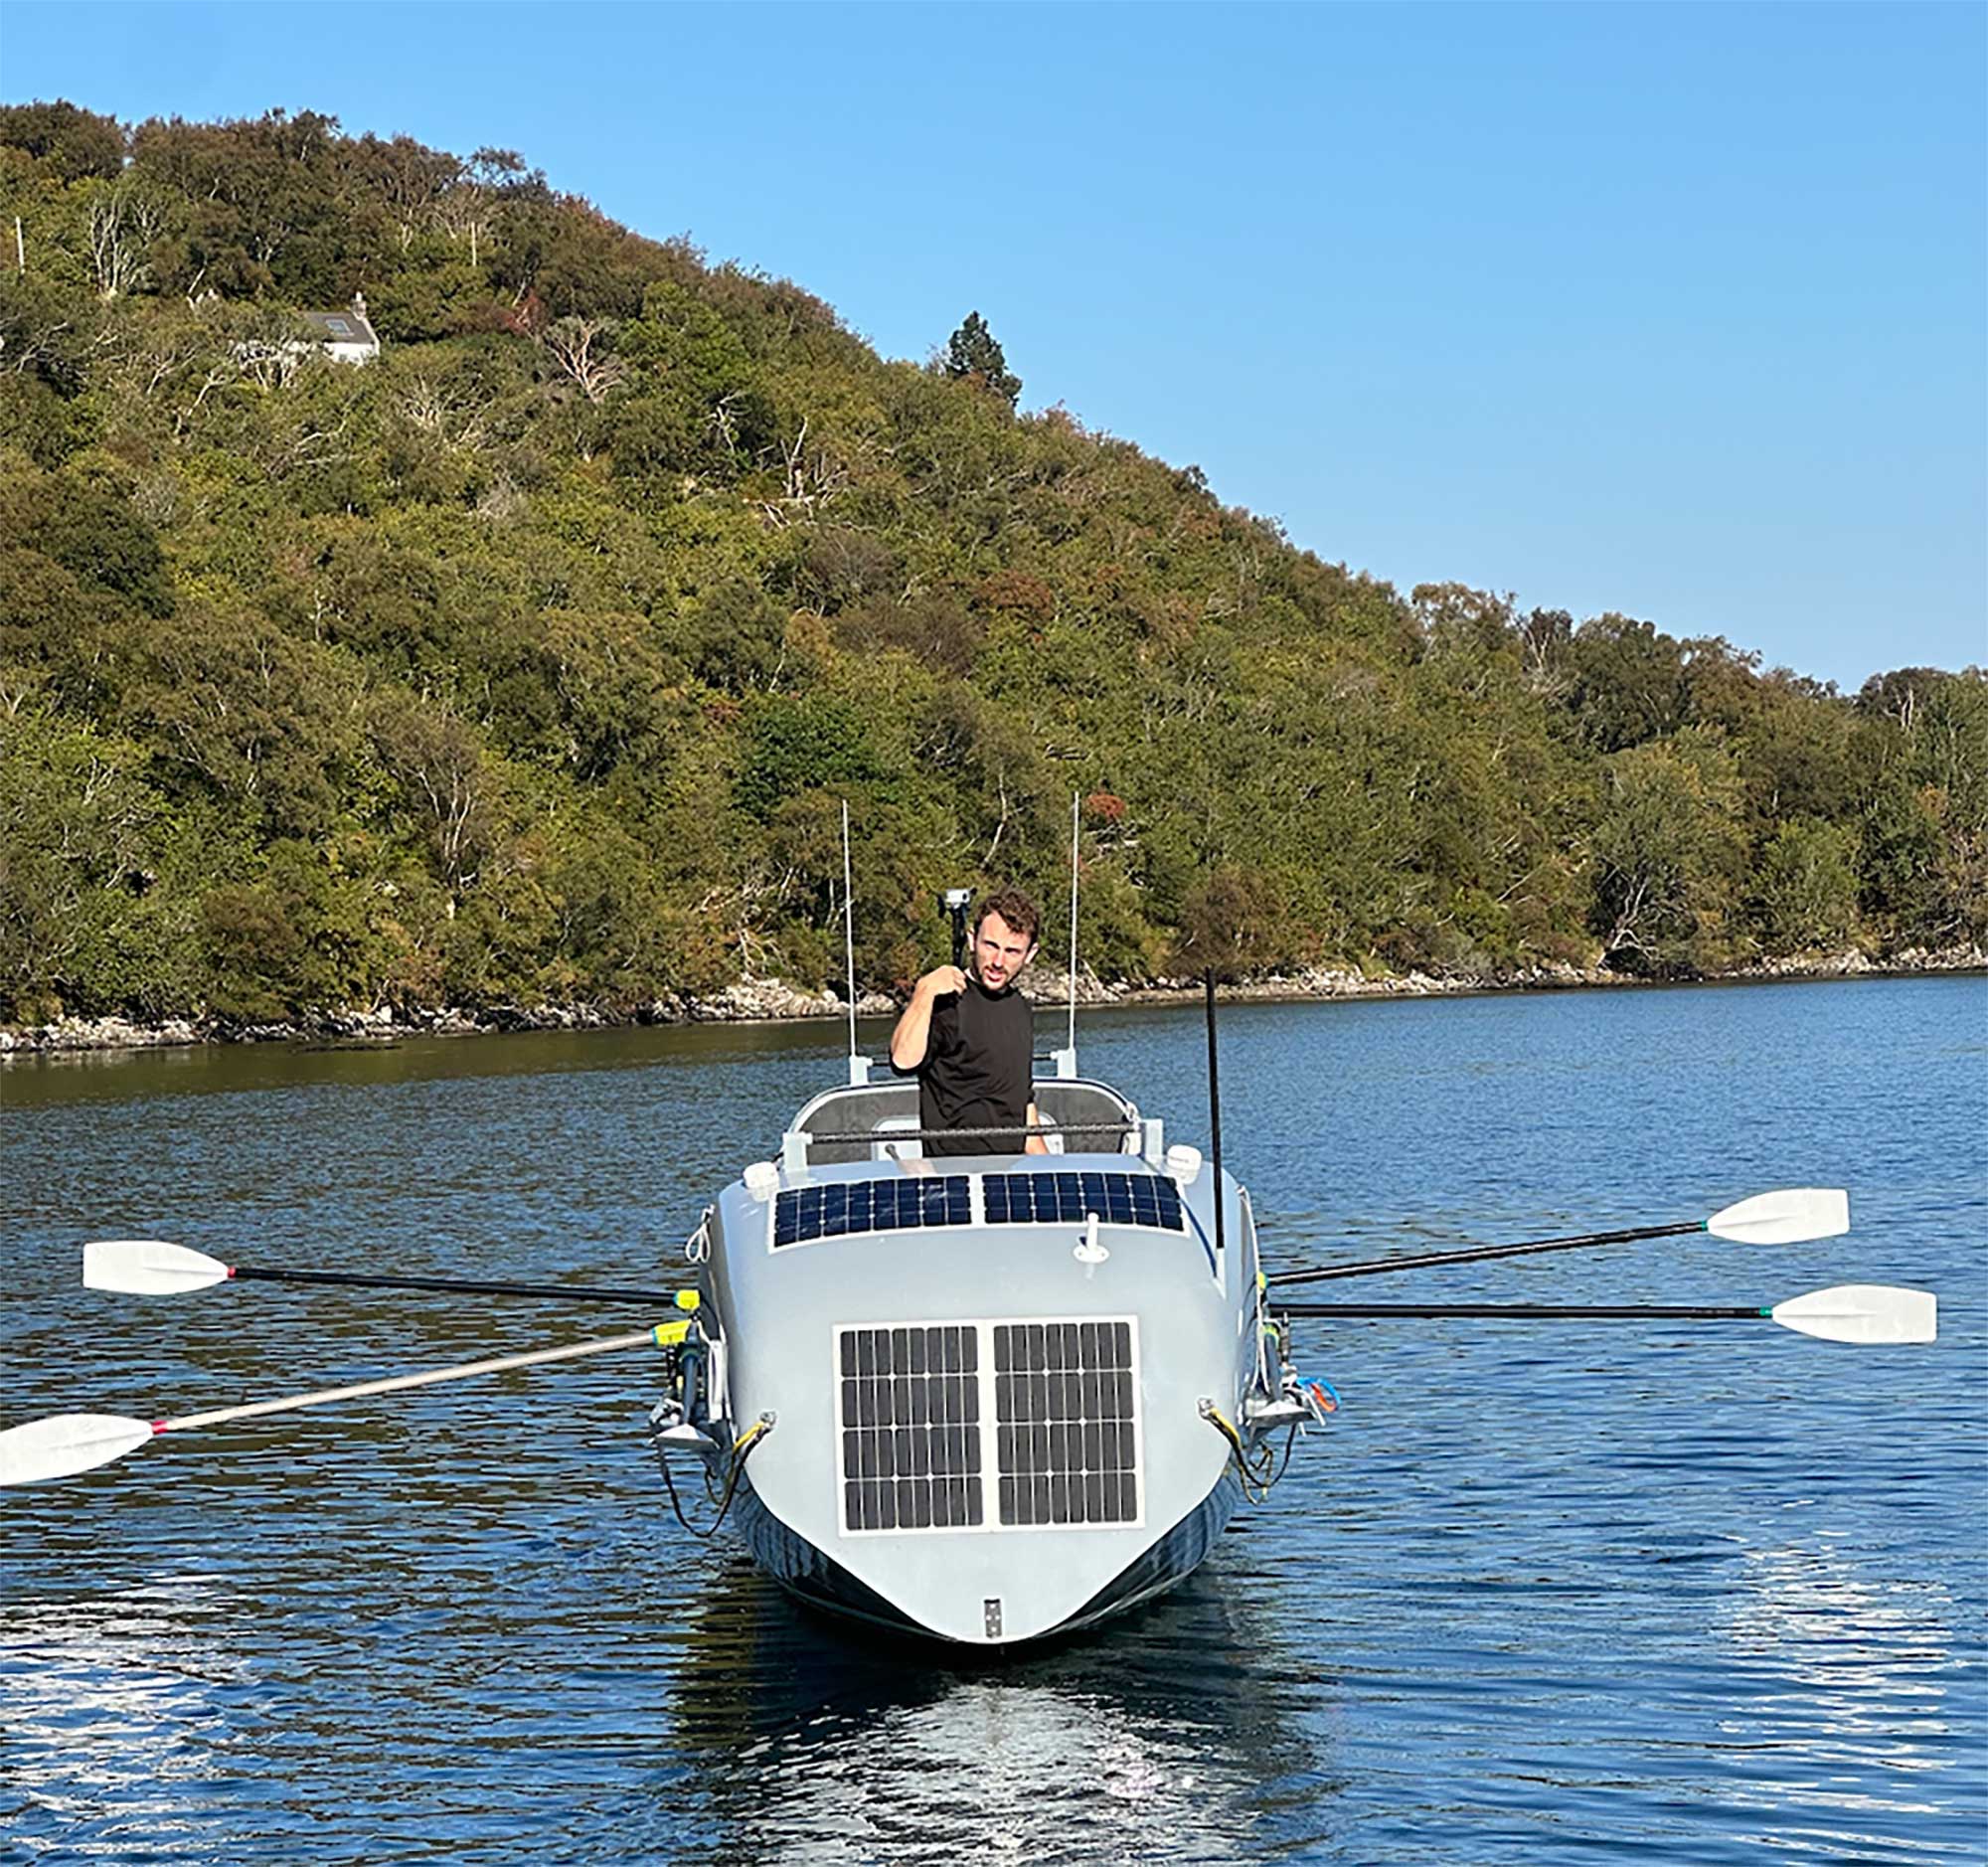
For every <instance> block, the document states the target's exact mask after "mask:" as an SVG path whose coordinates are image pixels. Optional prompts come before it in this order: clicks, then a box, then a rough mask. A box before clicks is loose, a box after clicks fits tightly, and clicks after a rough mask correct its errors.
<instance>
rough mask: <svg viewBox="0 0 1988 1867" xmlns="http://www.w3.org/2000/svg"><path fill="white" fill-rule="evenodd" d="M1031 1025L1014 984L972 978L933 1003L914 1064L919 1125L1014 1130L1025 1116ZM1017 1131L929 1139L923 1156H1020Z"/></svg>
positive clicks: (1033, 1037)
mask: <svg viewBox="0 0 1988 1867" xmlns="http://www.w3.org/2000/svg"><path fill="white" fill-rule="evenodd" d="M1035 1049H1036V1026H1035V1014H1034V1012H1033V1011H1032V1010H1031V1009H1030V1006H1029V1001H1028V1000H1027V999H1026V998H1024V997H1023V996H1022V994H1021V993H1020V992H1018V991H1016V990H1015V988H1014V987H1013V986H1012V985H1011V986H1009V987H1008V988H1007V989H1006V990H1005V991H1001V992H990V991H989V990H988V989H987V988H986V987H985V986H984V985H982V984H981V983H980V981H979V980H978V979H976V978H972V977H969V978H968V979H967V981H966V990H965V991H963V992H947V993H944V994H943V995H942V996H940V997H939V998H937V999H935V1000H933V1002H932V1015H931V1035H930V1036H929V1037H928V1038H927V1039H926V1040H925V1060H924V1062H923V1063H921V1064H920V1065H919V1066H918V1069H917V1079H918V1126H919V1127H921V1128H992V1127H1004V1128H1016V1129H1020V1128H1021V1127H1022V1126H1023V1124H1024V1123H1025V1122H1026V1121H1027V1120H1028V1116H1029V1101H1030V1095H1031V1089H1030V1085H1031V1082H1032V1080H1033V1078H1034V1075H1035ZM1023 1142H1024V1137H1023V1136H1022V1135H1021V1134H1020V1133H1016V1134H1013V1135H1007V1136H989V1137H987V1138H985V1139H981V1140H974V1139H971V1138H969V1137H967V1136H960V1137H958V1138H956V1139H955V1138H953V1137H952V1136H947V1137H945V1138H944V1139H941V1140H933V1141H926V1142H925V1143H924V1151H925V1152H926V1153H927V1154H1019V1153H1020V1152H1021V1151H1022V1148H1023Z"/></svg>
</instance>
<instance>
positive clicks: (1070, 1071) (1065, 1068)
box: [1057, 791, 1078, 1077]
mask: <svg viewBox="0 0 1988 1867" xmlns="http://www.w3.org/2000/svg"><path fill="white" fill-rule="evenodd" d="M1077 835H1078V828H1077V792H1075V791H1072V792H1071V794H1070V1036H1069V1038H1068V1040H1067V1041H1066V1043H1065V1045H1064V1048H1063V1050H1062V1052H1061V1053H1060V1054H1059V1055H1058V1057H1057V1075H1058V1076H1061V1077H1074V1076H1075V1075H1076V1074H1077Z"/></svg>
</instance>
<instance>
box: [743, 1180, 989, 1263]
mask: <svg viewBox="0 0 1988 1867" xmlns="http://www.w3.org/2000/svg"><path fill="white" fill-rule="evenodd" d="M972 1218H973V1199H972V1194H971V1192H970V1190H969V1187H968V1183H967V1177H966V1175H965V1174H963V1173H948V1174H934V1175H930V1176H925V1175H917V1176H911V1175H903V1176H897V1175H894V1176H893V1177H892V1178H890V1179H888V1180H831V1181H829V1182H827V1183H826V1184H825V1185H822V1186H802V1187H796V1188H794V1189H792V1190H791V1191H789V1192H785V1193H782V1194H780V1195H779V1197H778V1198H777V1199H776V1200H775V1201H774V1204H773V1245H774V1248H775V1249H776V1250H777V1249H778V1248H779V1247H780V1246H782V1245H805V1244H807V1243H809V1242H810V1241H811V1240H813V1239H818V1238H843V1237H846V1236H847V1235H848V1234H849V1233H851V1232H915V1231H920V1230H929V1229H931V1228H932V1227H934V1226H946V1225H968V1224H971V1223H972Z"/></svg>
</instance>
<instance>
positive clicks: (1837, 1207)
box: [1705, 1186, 1850, 1245]
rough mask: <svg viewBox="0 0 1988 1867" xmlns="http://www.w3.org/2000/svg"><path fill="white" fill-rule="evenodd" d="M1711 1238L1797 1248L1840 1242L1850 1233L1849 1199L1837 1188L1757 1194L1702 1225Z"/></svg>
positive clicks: (1798, 1189)
mask: <svg viewBox="0 0 1988 1867" xmlns="http://www.w3.org/2000/svg"><path fill="white" fill-rule="evenodd" d="M1705 1229H1706V1230H1707V1231H1708V1232H1710V1233H1711V1234H1712V1236H1713V1237H1714V1238H1730V1239H1738V1240H1739V1241H1740V1243H1741V1244H1743V1245H1799V1244H1801V1243H1802V1241H1803V1240H1805V1239H1812V1238H1840V1237H1841V1236H1842V1235H1843V1234H1844V1233H1845V1232H1847V1231H1849V1230H1850V1195H1849V1194H1848V1193H1846V1192H1844V1191H1843V1190H1842V1189H1841V1188H1840V1187H1823V1186H1790V1187H1784V1188H1783V1189H1782V1190H1781V1191H1780V1192H1778V1193H1756V1194H1755V1195H1754V1196H1753V1197H1752V1198H1751V1199H1742V1200H1741V1201H1740V1203H1739V1204H1738V1205H1737V1206H1728V1207H1727V1208H1726V1210H1725V1211H1724V1212H1715V1213H1714V1214H1713V1215H1712V1217H1711V1218H1710V1219H1708V1220H1707V1221H1706V1222H1705Z"/></svg>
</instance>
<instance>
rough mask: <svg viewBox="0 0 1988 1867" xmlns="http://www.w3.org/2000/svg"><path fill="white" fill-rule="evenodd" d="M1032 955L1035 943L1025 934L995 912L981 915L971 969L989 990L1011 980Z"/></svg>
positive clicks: (1034, 951)
mask: <svg viewBox="0 0 1988 1867" xmlns="http://www.w3.org/2000/svg"><path fill="white" fill-rule="evenodd" d="M1035 956H1036V943H1035V941H1034V940H1032V939H1030V938H1029V936H1028V935H1027V934H1026V933H1016V932H1015V930H1014V929H1013V928H1011V927H1010V926H1009V925H1008V924H1007V922H1005V921H1004V920H1002V919H1001V917H1000V916H999V915H998V914H992V913H990V914H987V915H985V916H983V917H982V919H981V922H980V926H979V929H978V931H977V932H976V933H974V935H973V969H974V971H975V972H976V973H978V974H979V975H980V983H981V984H982V985H984V986H986V987H987V989H988V990H989V991H993V992H998V991H999V990H1000V989H1001V988H1002V987H1003V986H1004V985H1009V984H1012V983H1013V982H1014V979H1015V977H1016V975H1017V974H1018V973H1019V972H1020V971H1021V970H1022V968H1023V967H1024V966H1025V965H1027V964H1028V963H1029V961H1030V960H1031V959H1033V958H1034V957H1035Z"/></svg>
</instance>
